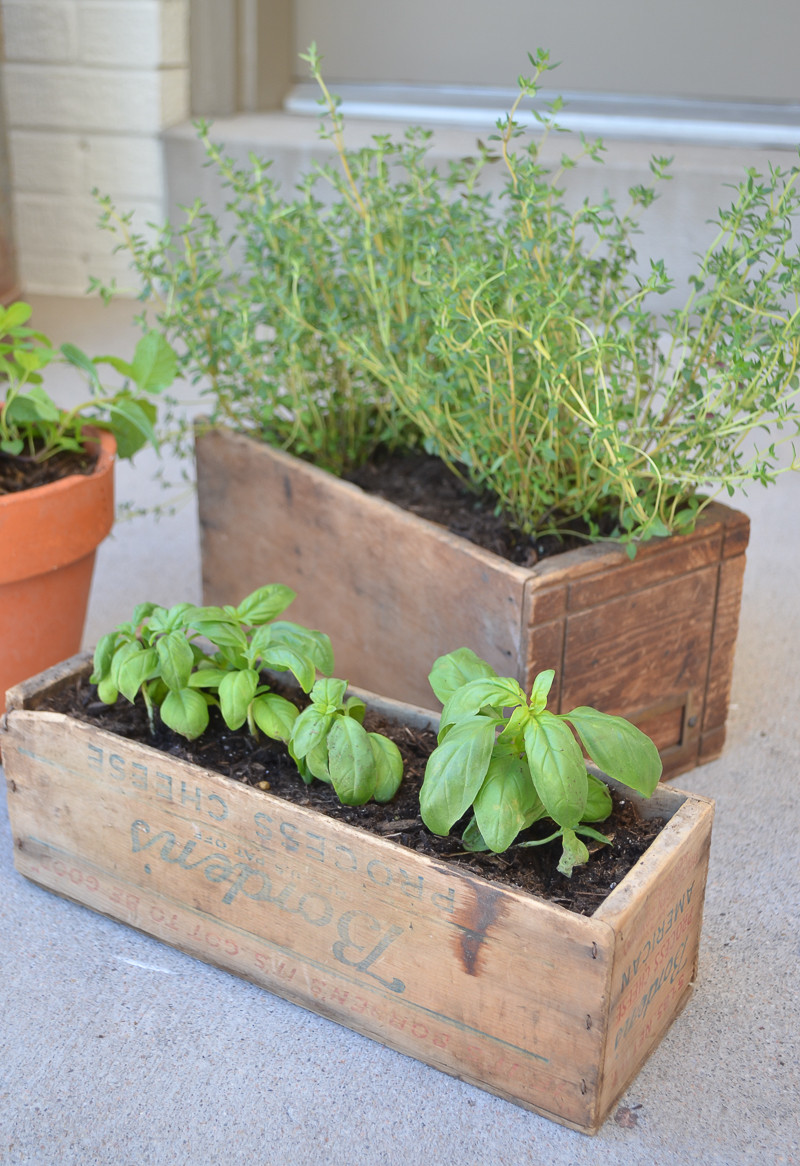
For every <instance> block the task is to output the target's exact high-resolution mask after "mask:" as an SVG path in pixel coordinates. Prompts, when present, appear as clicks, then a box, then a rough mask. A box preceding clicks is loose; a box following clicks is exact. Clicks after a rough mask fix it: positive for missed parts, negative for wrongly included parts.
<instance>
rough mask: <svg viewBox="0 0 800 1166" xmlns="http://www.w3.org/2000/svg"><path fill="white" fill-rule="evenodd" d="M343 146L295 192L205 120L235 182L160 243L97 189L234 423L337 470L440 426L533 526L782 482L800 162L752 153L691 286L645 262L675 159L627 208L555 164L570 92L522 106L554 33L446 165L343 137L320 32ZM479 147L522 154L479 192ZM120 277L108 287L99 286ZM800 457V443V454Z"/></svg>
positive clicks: (684, 523) (327, 129)
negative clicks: (665, 301)
mask: <svg viewBox="0 0 800 1166" xmlns="http://www.w3.org/2000/svg"><path fill="white" fill-rule="evenodd" d="M303 59H304V60H305V61H306V62H307V63H308V65H309V68H310V71H311V74H312V75H313V76H314V77H315V78H316V80H317V82H318V84H319V86H320V93H321V98H320V102H321V106H322V109H323V121H322V127H321V133H322V136H323V137H325V138H328V139H329V140H330V141H331V143H332V145H333V149H334V160H333V162H331V163H328V164H326V165H314V166H312V167H311V168H310V169H309V171H308V173H307V174H306V175H305V176H304V177H303V179H302V180H301V182H300V184H299V186H298V188H297V189H296V190H295V191H294V192H292V193H291V194H288V195H287V194H284V193H282V192H281V191H280V190H279V189H278V187H277V185H276V184H275V183H274V182H273V180H272V179H271V177H270V175H269V164H268V163H264V162H261V161H259V160H258V159H257V158H254V157H252V158H251V159H250V166H249V168H241V167H237V166H236V165H234V163H233V162H231V161H230V160H229V159H227V158H226V157H225V156H224V154H223V152H222V151H221V149H220V148H219V147H218V146H216V145H215V144H213V143H212V141H211V139H210V136H209V129H208V127H207V126H201V129H200V133H201V138H202V140H203V142H204V145H205V148H206V151H207V154H208V158H209V162H210V164H211V165H213V166H214V167H215V168H216V170H217V172H218V174H219V176H220V178H221V180H222V182H223V183H224V185H225V187H226V188H227V193H228V196H229V203H228V206H229V210H230V212H231V214H232V217H233V227H232V230H231V232H230V234H229V235H226V234H225V233H224V231H223V228H222V226H221V224H220V222H219V221H218V220H217V219H216V218H215V217H214V215H213V214H211V212H210V211H209V210H208V208H207V207H205V206H203V205H202V204H201V203H199V202H198V203H196V204H195V205H194V206H193V207H191V208H189V209H188V211H187V213H186V219H185V221H184V222H183V224H182V225H180V226H177V227H173V226H171V225H169V224H167V225H166V226H164V227H163V228H162V230H161V231H160V233H158V234H157V236H156V238H155V240H147V239H145V237H144V236H143V235H141V234H138V233H136V232H135V231H134V229H133V226H132V222H131V219H130V218H129V217H128V216H125V215H122V214H120V213H119V212H118V211H117V210H116V208H115V207H114V206H113V204H112V203H111V201H110V200H109V199H107V198H101V200H100V202H101V207H102V212H103V213H102V223H103V225H105V226H106V227H108V228H109V229H111V230H113V231H115V232H116V234H117V236H118V239H119V245H120V246H121V247H124V248H127V250H128V251H129V253H130V256H131V259H132V264H133V267H134V269H135V270H136V272H137V275H138V277H139V280H140V283H141V295H142V298H143V299H144V300H145V301H148V302H149V303H150V305H151V307H152V310H153V312H154V315H155V320H156V322H157V324H158V326H159V327H160V328H161V329H162V330H163V332H164V334H165V335H166V336H167V337H168V339H169V340H170V341H172V343H173V344H174V345H175V346H176V347H177V348H178V349H179V351H180V353H181V361H182V366H183V370H184V372H185V374H186V375H187V376H188V377H189V378H190V379H191V380H192V381H195V382H198V383H200V385H201V393H202V394H204V395H205V396H206V397H207V399H208V401H209V404H210V410H209V411H210V413H211V417H212V420H213V421H225V422H228V423H230V424H232V425H233V426H234V427H235V428H238V429H241V430H245V431H247V432H251V433H253V434H254V435H256V436H258V437H261V438H262V439H263V440H265V441H267V442H270V443H272V444H275V445H278V446H280V447H282V448H285V449H288V450H290V451H291V452H294V453H296V454H299V455H300V456H302V457H306V458H308V459H310V460H312V461H314V462H316V463H317V464H319V465H321V466H323V467H324V468H327V469H330V470H332V471H333V472H335V473H346V472H347V471H348V470H349V469H351V468H354V467H356V466H358V465H359V464H361V463H362V462H364V461H366V460H368V459H369V458H370V457H371V456H372V455H373V453H374V452H375V450H376V449H377V448H378V447H379V446H386V447H388V448H389V449H400V450H402V449H407V448H411V447H424V448H425V449H426V450H427V451H428V452H430V453H433V454H435V455H437V456H438V457H440V458H441V459H443V460H444V462H445V463H446V464H447V465H448V466H449V467H450V469H451V470H452V471H453V472H454V473H456V474H457V475H459V476H460V477H461V478H462V479H464V480H465V481H466V482H467V483H468V484H470V485H472V486H473V487H474V488H475V489H476V490H477V489H488V490H489V491H491V492H492V493H493V494H494V496H495V499H496V503H497V507H498V509H499V510H503V511H504V512H505V513H506V515H507V517H509V518H510V519H511V521H512V522H513V523H514V524H515V525H516V526H517V527H518V528H519V529H520V530H522V531H523V532H525V533H528V534H531V535H534V534H536V535H538V534H543V533H548V532H550V533H556V534H561V533H562V532H564V531H567V530H574V531H576V532H578V533H580V534H581V535H583V536H584V537H587V538H590V539H597V538H602V537H616V538H621V539H623V540H624V541H625V542H627V543H628V546H629V552H630V553H631V554H633V553H634V542H633V540H635V539H645V538H649V537H652V536H654V535H667V534H671V533H674V532H680V531H687V530H690V529H691V528H692V527H693V525H694V523H695V522H696V519H697V516H698V515H699V513H700V512H701V511H702V509H703V508H704V507H705V506H706V505H708V502H709V501H710V500H711V499H712V498H713V497H715V496H717V495H718V494H720V493H725V492H726V491H727V493H728V494H732V493H733V492H734V490H735V489H736V488H737V487H742V486H746V485H747V484H748V483H750V482H761V483H764V484H767V483H770V482H772V481H774V479H775V476H776V474H777V473H779V472H780V471H781V469H782V468H786V467H785V466H783V465H782V461H781V455H780V450H779V446H780V444H781V443H782V442H785V441H791V440H792V439H794V438H795V437H796V436H797V435H798V432H800V410H799V409H798V394H799V393H800V381H799V380H798V370H797V363H798V351H799V346H800V299H798V296H799V294H800V256H798V250H797V246H796V244H795V242H794V237H793V231H794V228H795V225H796V223H797V220H798V214H799V213H800V194H799V193H798V177H799V176H800V170H798V168H797V167H792V168H791V169H787V170H784V169H780V168H777V167H770V168H769V170H768V173H767V174H765V175H762V174H759V173H758V172H756V171H755V170H754V169H751V170H748V171H747V172H746V174H745V176H744V177H743V179H742V181H741V183H740V184H739V185H738V187H737V188H736V190H735V192H734V196H733V201H732V203H731V205H730V207H728V208H727V209H721V210H720V211H719V213H718V216H717V221H716V224H715V225H714V234H713V237H712V238H711V239H710V241H709V245H708V247H707V249H706V251H705V253H704V254H703V255H701V256H699V257H698V264H697V268H696V271H695V274H694V275H693V276H692V278H691V281H690V286H689V287H688V288H687V295H686V300H685V303H684V306H683V307H682V308H680V309H678V310H675V311H671V312H668V313H666V315H664V314H663V313H661V312H660V311H659V304H660V297H661V296H662V295H663V293H664V292H666V291H667V290H668V289H670V288H671V287H672V283H671V280H670V276H669V274H668V271H667V269H666V266H665V264H664V262H663V261H661V260H654V261H651V263H650V268H649V273H648V274H647V276H646V277H640V276H639V275H637V274H636V271H637V265H636V260H637V256H636V250H635V247H634V244H633V240H634V236H635V235H636V234H637V233H638V232H639V231H640V230H641V227H640V223H641V219H642V216H643V214H644V213H645V212H646V210H647V208H648V207H649V206H650V205H651V204H652V202H653V200H654V199H655V198H656V194H657V188H658V185H659V183H660V182H662V181H664V180H665V179H667V178H668V177H669V159H667V158H663V157H654V158H653V159H652V160H651V171H652V175H653V181H652V184H651V185H645V184H641V185H636V186H633V187H631V188H630V190H629V192H628V204H627V205H626V206H619V205H617V203H616V202H615V200H614V199H613V198H611V197H610V196H606V197H604V198H603V199H602V200H601V201H600V202H594V203H593V202H590V201H589V200H588V199H585V200H584V201H583V202H582V203H580V205H578V206H577V207H573V206H571V204H570V202H569V200H568V199H567V197H566V195H565V192H564V189H563V179H564V176H565V174H566V172H567V171H569V170H572V169H574V168H575V166H576V165H577V164H578V162H579V161H581V160H582V159H586V160H589V161H591V162H594V163H598V164H600V163H602V160H603V145H602V143H601V142H589V141H587V140H585V139H584V138H581V141H580V145H579V147H578V148H577V150H576V151H575V152H573V153H568V152H565V153H563V154H562V155H561V158H560V161H559V162H558V164H557V165H555V166H554V167H552V168H551V167H549V166H548V165H547V164H546V162H545V160H544V157H545V155H544V145H545V143H546V142H547V141H548V140H549V139H550V138H552V137H553V136H554V135H557V134H558V132H559V130H560V127H559V124H558V113H559V110H560V108H561V102H560V100H556V101H554V102H552V103H551V104H550V105H549V106H548V107H546V109H545V112H543V113H538V112H537V113H535V114H534V125H535V132H534V133H531V132H529V130H527V129H525V128H524V126H523V125H522V121H521V117H522V112H523V110H524V107H525V105H526V103H527V102H529V101H530V100H531V99H533V98H535V97H536V96H537V94H538V92H539V82H540V78H541V76H542V74H543V73H545V72H547V71H548V70H549V69H550V68H551V67H552V66H551V64H550V60H549V55H548V54H547V53H546V52H545V51H542V50H539V52H538V53H537V54H536V55H535V56H530V62H531V66H532V73H531V75H530V76H528V77H520V78H519V80H518V94H517V98H516V100H515V102H514V103H513V105H512V108H511V109H510V111H509V113H508V115H507V116H506V117H505V118H502V119H500V121H499V122H498V124H497V128H496V132H495V133H494V134H493V135H492V136H491V138H490V139H489V142H488V145H484V144H483V143H481V142H479V143H478V144H477V148H476V152H475V156H474V157H472V158H467V159H462V160H460V161H458V162H455V163H453V164H452V165H450V166H449V167H447V168H446V169H445V170H443V171H441V172H440V170H438V169H437V168H436V167H435V166H434V165H433V164H432V161H431V158H430V147H431V135H430V133H428V132H427V131H423V130H422V129H419V128H412V129H410V130H408V131H407V132H406V133H405V134H404V135H403V136H402V137H401V138H400V139H399V140H394V139H393V138H392V137H391V136H390V135H379V136H376V137H374V138H373V141H372V144H371V145H370V146H368V147H366V148H363V149H350V148H349V147H348V146H347V145H346V142H345V127H344V121H343V118H342V115H341V110H340V108H339V102H338V99H337V98H336V97H335V96H334V95H332V94H331V92H330V91H329V89H328V87H327V85H326V83H325V80H324V78H323V76H322V71H321V61H320V57H319V54H318V53H317V51H316V49H315V47H314V46H313V45H312V46H311V48H310V49H309V51H308V53H306V54H303ZM487 167H495V168H497V167H499V168H501V172H502V173H503V174H504V175H505V181H504V187H503V190H502V193H501V194H500V196H499V197H493V196H491V195H490V194H488V193H486V190H485V188H484V186H483V185H482V178H484V177H485V175H486V173H487ZM104 290H105V291H106V292H108V290H109V289H104ZM790 465H791V467H792V468H797V467H798V465H800V459H799V458H798V455H797V454H796V453H795V454H794V457H793V460H792V461H791V462H790Z"/></svg>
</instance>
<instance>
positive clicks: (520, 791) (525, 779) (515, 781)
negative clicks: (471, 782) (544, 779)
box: [474, 756, 541, 854]
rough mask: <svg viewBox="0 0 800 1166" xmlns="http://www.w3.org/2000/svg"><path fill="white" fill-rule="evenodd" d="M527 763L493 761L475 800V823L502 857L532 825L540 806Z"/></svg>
mask: <svg viewBox="0 0 800 1166" xmlns="http://www.w3.org/2000/svg"><path fill="white" fill-rule="evenodd" d="M540 804H541V803H540V801H539V798H538V796H537V794H536V791H535V790H534V788H533V783H532V781H531V775H530V770H529V769H528V765H527V762H525V761H524V760H523V759H522V758H520V757H496V756H495V757H492V760H491V762H490V764H489V769H488V772H487V774H486V779H485V781H484V783H483V785H482V786H481V788H480V790H479V792H478V795H477V797H476V798H475V803H474V808H475V821H476V823H477V825H478V829H479V830H480V833H481V837H482V838H483V840H484V841H485V843H486V845H487V846H488V847H489V849H490V850H493V851H494V853H495V854H500V853H501V852H502V851H504V850H508V848H509V846H510V845H511V843H512V842H513V841H514V839H515V838H516V837H517V835H518V834H519V832H520V830H524V829H525V826H526V825H527V824H528V822H529V815H530V813H531V811H532V810H533V809H534V808H535V807H537V806H538V805H540Z"/></svg>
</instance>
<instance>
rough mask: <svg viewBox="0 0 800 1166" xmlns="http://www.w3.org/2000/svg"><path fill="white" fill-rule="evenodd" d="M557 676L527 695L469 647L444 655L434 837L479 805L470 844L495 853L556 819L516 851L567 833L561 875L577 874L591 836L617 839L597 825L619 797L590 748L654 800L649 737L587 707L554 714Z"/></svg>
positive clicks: (430, 777) (430, 769) (429, 809)
mask: <svg viewBox="0 0 800 1166" xmlns="http://www.w3.org/2000/svg"><path fill="white" fill-rule="evenodd" d="M554 677H555V673H554V672H553V671H552V670H548V671H545V672H540V673H539V675H538V676H537V677H536V679H535V681H534V683H533V687H532V691H531V694H530V696H528V695H526V693H525V692H524V691H523V689H522V688H521V686H520V685H519V683H518V682H517V681H516V680H514V679H512V678H510V677H500V676H498V675H497V673H496V672H495V670H494V669H493V668H492V667H491V666H490V665H489V664H487V663H486V661H485V660H482V659H480V657H479V656H476V655H475V653H474V652H472V651H471V650H470V649H469V648H459V649H458V650H457V651H455V652H451V653H449V654H448V655H446V656H441V657H439V659H438V660H437V661H436V662H435V664H434V666H433V669H432V670H431V673H430V677H429V679H430V683H431V687H432V688H433V691H434V693H435V694H436V696H437V697H438V698H439V700H440V701H442V703H443V705H444V708H443V710H442V716H441V722H440V730H439V738H438V740H439V743H438V745H437V747H436V748H435V749H434V751H433V752H432V753H431V756H430V758H429V760H428V764H427V768H426V770H425V780H424V782H423V785H422V789H421V791H420V810H421V814H422V820H423V822H424V823H425V825H426V826H427V827H428V828H429V829H430V830H432V831H433V833H434V834H439V835H447V834H449V833H450V831H451V830H452V828H453V826H454V825H455V824H456V823H457V822H458V821H459V820H460V819H461V818H462V817H463V816H464V815H465V814H466V813H467V812H468V811H469V810H470V809H471V810H472V817H471V819H470V821H469V823H468V825H467V827H466V829H465V831H464V834H463V842H464V846H465V847H466V848H467V849H468V850H473V851H478V850H492V851H494V852H495V853H501V852H502V851H504V850H507V849H508V848H509V847H510V846H511V845H512V844H514V843H515V840H516V839H517V837H518V835H519V834H520V833H521V832H522V831H523V830H527V828H528V827H529V826H531V825H532V824H533V823H534V822H538V821H539V820H540V819H546V818H549V819H551V820H552V822H553V823H554V824H555V826H556V830H555V831H554V832H553V833H552V834H549V835H548V836H547V837H546V838H542V839H538V840H536V841H523V842H519V843H517V845H519V846H540V845H543V844H544V843H545V842H550V841H553V840H554V839H556V838H559V837H560V838H561V842H562V854H561V859H560V861H559V864H558V869H559V871H560V872H561V873H562V874H564V875H567V876H568V877H569V876H570V875H571V874H572V871H573V868H574V867H575V866H577V865H580V864H581V863H585V862H586V861H588V858H589V852H588V849H587V847H586V844H585V842H584V841H583V840H582V838H583V837H587V838H591V839H594V840H596V841H599V842H603V843H608V842H609V839H608V838H607V837H605V835H603V834H601V833H600V832H599V831H598V830H596V829H595V827H594V826H593V825H592V823H596V822H601V821H603V820H604V819H605V818H607V817H608V816H609V814H610V813H611V809H612V803H611V795H610V793H609V790H608V786H607V785H606V783H605V782H603V781H601V780H600V779H599V778H597V777H595V776H594V775H593V774H592V773H590V772H589V771H588V770H587V767H586V761H585V759H584V752H585V753H586V754H587V755H588V756H589V758H591V760H592V761H593V762H594V763H595V764H596V765H597V766H598V767H599V768H600V769H601V770H602V771H603V772H604V773H606V774H607V775H608V776H609V777H612V778H614V779H615V780H617V781H619V782H621V783H622V784H624V785H626V786H629V787H630V788H631V789H634V790H637V791H638V792H639V793H642V794H644V795H645V796H647V797H649V796H650V795H651V794H652V793H653V790H654V789H655V787H656V785H657V784H658V781H659V778H660V776H661V768H662V767H661V758H660V757H659V755H658V750H657V749H656V747H655V745H654V744H653V742H652V741H651V740H650V738H649V737H647V736H646V735H645V734H644V733H642V732H641V730H640V729H637V728H636V727H635V726H634V725H632V724H630V722H629V721H626V720H624V719H623V718H622V717H616V716H609V715H608V714H606V713H601V712H598V711H597V710H596V709H592V708H586V707H581V708H575V709H573V710H572V712H569V713H560V714H558V713H552V712H549V711H548V709H547V698H548V694H549V692H550V688H551V686H552V683H553V679H554ZM581 836H582V837H581Z"/></svg>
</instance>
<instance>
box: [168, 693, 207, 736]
mask: <svg viewBox="0 0 800 1166" xmlns="http://www.w3.org/2000/svg"><path fill="white" fill-rule="evenodd" d="M161 720H162V721H163V722H164V724H165V725H168V726H169V728H170V729H173V730H174V731H175V732H176V733H180V735H181V736H182V737H186V738H188V740H190V741H194V739H195V738H196V737H199V736H200V734H201V733H203V732H205V730H206V728H207V727H208V704H207V703H206V700H205V698H204V697H203V696H202V695H201V693H199V692H195V691H194V690H193V689H191V688H183V689H181V690H180V691H178V692H174V691H171V692H168V693H167V695H166V697H165V698H164V702H163V704H162V705H161Z"/></svg>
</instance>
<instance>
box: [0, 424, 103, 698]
mask: <svg viewBox="0 0 800 1166" xmlns="http://www.w3.org/2000/svg"><path fill="white" fill-rule="evenodd" d="M99 443H100V456H99V458H98V460H97V465H96V466H95V469H94V472H93V473H91V474H88V475H84V474H72V475H71V476H70V477H68V478H62V479H61V481H58V482H52V483H50V484H49V485H47V486H36V487H35V488H34V489H32V490H24V491H22V492H21V493H19V494H4V495H2V496H0V714H2V713H3V712H4V710H5V693H6V689H7V688H10V687H11V686H12V685H13V684H17V683H18V682H19V681H20V680H25V679H27V677H29V676H34V675H35V674H36V673H37V672H41V671H42V669H43V668H48V667H50V666H51V665H52V664H55V663H57V662H58V661H59V660H63V659H64V658H65V657H67V656H72V655H74V654H75V653H76V652H77V651H79V650H80V646H81V639H82V636H83V625H84V622H85V619H86V606H87V603H88V601H89V590H90V587H91V583H92V570H93V568H94V557H95V551H96V549H97V547H98V545H99V544H100V543H101V542H102V540H103V539H104V538H105V537H106V535H107V534H108V532H109V531H110V530H111V526H112V523H113V521H114V455H115V453H116V448H117V447H116V442H115V440H114V438H113V437H112V436H111V434H108V433H101V434H100V435H99Z"/></svg>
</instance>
